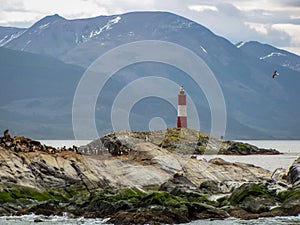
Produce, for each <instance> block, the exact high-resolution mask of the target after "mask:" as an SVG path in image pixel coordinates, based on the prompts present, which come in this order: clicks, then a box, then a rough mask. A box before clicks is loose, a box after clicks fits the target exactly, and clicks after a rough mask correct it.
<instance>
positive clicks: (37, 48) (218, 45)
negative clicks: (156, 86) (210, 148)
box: [0, 12, 300, 139]
mask: <svg viewBox="0 0 300 225" xmlns="http://www.w3.org/2000/svg"><path fill="white" fill-rule="evenodd" d="M55 21H56V22H55ZM48 23H49V24H48ZM29 33H30V34H29ZM76 34H77V36H76ZM0 35H1V28H0ZM0 38H1V36H0ZM149 39H152V40H162V41H168V42H173V43H176V44H179V45H181V46H183V47H186V48H188V49H190V50H192V51H193V52H194V53H195V54H197V56H199V57H201V59H203V61H204V62H205V63H206V64H207V65H208V66H209V68H210V69H211V70H212V72H213V73H214V75H215V77H216V79H217V80H218V82H219V84H220V86H221V89H222V91H223V94H224V98H225V101H226V108H227V112H228V126H227V134H226V137H227V138H230V139H243V138H247V139H251V138H254V139H266V138H267V139H269V138H275V139H276V138H277V139H298V138H300V137H299V133H300V128H299V127H300V124H299V122H297V121H295V120H294V119H293V118H296V116H297V115H298V113H300V107H299V105H298V104H296V102H297V99H298V98H299V96H300V93H299V90H298V87H297V83H299V82H300V75H299V71H298V70H297V68H298V67H297V60H299V59H300V57H299V56H297V55H292V54H291V55H287V56H285V57H284V60H286V59H287V60H290V64H288V63H286V62H284V61H282V60H283V58H282V57H277V56H276V57H277V58H276V57H266V58H263V59H260V57H263V56H267V55H268V54H270V53H271V52H266V50H264V49H265V48H264V46H263V45H262V44H260V43H254V44H255V46H256V48H257V49H260V50H261V51H259V52H258V51H257V52H252V53H251V51H250V50H251V49H253V48H248V49H247V48H246V47H247V45H249V44H246V45H245V46H241V47H240V48H237V46H236V45H234V44H232V43H231V42H230V41H228V40H226V39H225V38H223V37H220V36H217V35H215V34H214V33H213V32H211V31H210V30H209V29H207V28H206V27H204V26H202V25H201V24H197V23H195V22H193V21H191V20H188V19H186V18H184V17H181V16H178V15H175V14H172V13H166V12H131V13H126V14H120V15H112V16H99V17H94V18H86V19H74V20H67V19H65V18H62V17H60V16H59V15H52V16H49V17H45V18H43V19H42V20H40V21H38V22H37V23H35V24H34V25H33V26H31V27H30V28H29V29H27V31H26V32H24V33H23V34H22V35H21V36H19V37H18V38H15V39H13V40H12V41H11V42H9V43H7V44H6V45H5V46H4V47H5V48H12V49H16V50H19V51H23V52H26V51H31V52H35V53H38V54H43V55H48V56H52V57H54V58H57V59H59V60H61V61H63V62H64V63H70V64H76V65H80V66H81V68H87V67H88V66H89V65H90V63H92V62H93V61H94V60H95V59H96V58H97V57H99V56H100V55H101V54H104V53H105V52H107V51H108V50H110V49H113V48H114V47H117V46H120V45H122V44H126V43H129V42H133V41H142V40H149ZM0 40H1V39H0ZM252 44H253V43H252ZM271 47H272V46H271ZM249 49H250V50H249ZM271 50H272V51H274V52H277V51H278V52H280V50H277V49H276V48H272V49H271ZM254 53H255V54H254ZM274 58H275V59H276V60H274ZM278 60H279V61H278ZM287 65H292V67H291V68H289V67H288V66H287ZM19 66H20V65H19ZM295 68H296V70H295ZM32 69H33V70H34V68H32ZM274 70H278V72H279V73H280V76H279V77H277V78H276V79H272V74H273V72H274ZM81 71H82V74H83V69H82V70H81ZM153 71H155V72H156V74H160V75H159V76H161V77H164V78H166V79H170V80H172V81H175V82H176V83H178V84H180V85H184V86H185V88H186V90H187V91H188V93H189V94H191V97H192V98H193V100H194V102H195V104H196V106H197V110H198V111H200V112H201V113H202V112H203V109H205V110H204V112H203V113H202V115H203V116H202V118H203V119H205V120H206V121H204V122H203V123H202V124H204V130H205V131H206V132H207V133H209V129H210V125H209V121H207V120H209V119H210V110H209V109H210V108H209V104H208V102H207V99H206V96H205V95H204V94H203V92H202V90H197V86H196V85H195V84H194V83H193V81H191V80H188V79H186V74H185V73H183V72H182V71H180V70H178V69H174V68H171V67H167V66H165V65H158V63H148V62H145V63H144V64H142V65H134V66H132V67H130V68H124V69H122V70H120V71H118V72H117V73H116V74H114V75H113V77H112V79H111V80H110V82H108V83H107V87H106V88H105V90H106V92H105V90H104V92H103V96H100V97H104V98H105V103H104V105H101V106H100V105H99V103H97V107H96V108H99V109H100V108H101V109H103V108H105V110H104V111H103V110H102V111H101V110H100V112H98V111H97V112H96V116H97V118H98V119H97V126H98V127H99V129H100V130H105V132H108V131H109V130H112V128H111V126H110V125H109V123H110V121H111V118H110V116H109V115H110V111H109V108H110V107H111V105H112V102H113V100H114V98H115V97H116V96H117V93H118V91H119V90H121V89H122V87H124V86H125V85H128V84H129V83H130V82H132V81H134V79H136V78H142V77H146V76H150V75H152V74H153ZM27 73H31V72H27ZM82 74H81V75H82ZM2 76H4V74H3V75H2ZM199 76H201V74H199ZM5 79H6V81H7V82H10V80H11V78H9V77H7V76H6V78H5ZM43 82H44V83H45V82H47V81H46V80H44V81H43ZM56 82H59V79H57V80H56ZM70 82H72V85H73V87H74V86H75V87H76V82H78V78H77V80H76V81H74V80H73V81H72V80H70ZM30 83H32V82H29V84H30ZM39 85H41V84H39ZM16 87H17V86H16ZM198 89H199V88H198ZM53 91H54V92H55V89H53ZM16 94H17V92H16ZM176 94H177V93H174V96H175V97H176ZM20 96H21V93H19V97H18V98H17V99H20ZM68 96H69V99H71V97H72V92H70V93H68ZM38 97H41V98H43V97H47V96H38ZM100 97H99V98H100ZM17 99H14V100H17ZM44 99H47V98H44ZM26 101H28V99H27V100H26ZM51 101H52V100H51ZM69 102H70V101H69ZM142 103H143V102H139V104H140V106H139V105H138V104H137V106H136V110H135V112H136V117H135V116H133V119H132V121H135V120H137V118H138V116H139V117H140V118H142V119H143V120H144V121H148V120H149V118H151V117H153V116H154V115H157V111H158V112H159V113H161V114H162V115H169V116H168V119H169V121H167V126H168V127H174V124H173V122H172V121H175V119H172V118H173V117H174V118H175V117H176V114H175V113H174V110H171V109H170V108H168V107H164V104H163V103H161V106H160V109H159V110H157V109H156V112H154V111H153V109H151V108H150V109H149V111H148V112H147V113H146V114H147V115H145V114H142V113H141V109H142V108H144V106H143V105H142ZM24 104H25V102H24V103H22V104H21V105H24ZM26 104H27V103H26ZM149 104H153V105H155V104H156V105H157V103H155V102H154V100H152V101H150V103H149ZM12 105H13V104H10V107H11V108H13V106H12ZM54 105H55V104H54ZM57 105H59V103H57ZM69 105H70V104H69ZM2 106H3V107H7V106H4V105H2ZM19 108H21V107H19ZM206 109H208V110H206ZM18 110H19V109H18ZM28 110H31V109H29V108H28ZM36 110H37V111H36V112H37V113H38V114H39V113H41V112H39V110H38V109H36ZM66 110H67V111H68V114H69V115H70V114H71V109H70V108H68V109H66ZM151 110H152V111H151ZM51 111H52V110H51V109H48V113H47V114H49V115H50V114H51V113H50V112H51ZM145 116H147V117H145ZM166 117H167V116H166ZM191 119H193V118H191ZM234 121H235V122H234ZM100 124H101V125H100ZM242 127H243V128H242ZM135 128H136V129H137V130H147V129H148V125H147V124H142V125H141V124H140V126H135ZM243 129H244V131H242V132H240V130H243ZM28 135H30V136H32V134H28ZM33 137H35V136H34V135H33Z"/></svg>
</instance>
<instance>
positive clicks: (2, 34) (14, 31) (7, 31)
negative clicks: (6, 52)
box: [0, 26, 27, 47]
mask: <svg viewBox="0 0 300 225" xmlns="http://www.w3.org/2000/svg"><path fill="white" fill-rule="evenodd" d="M26 30H27V29H25V28H16V27H1V26H0V47H1V46H4V45H6V44H7V43H9V42H11V41H12V40H13V39H15V38H18V37H19V36H21V35H22V34H23V33H24V32H25V31H26Z"/></svg>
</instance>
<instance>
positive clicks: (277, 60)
mask: <svg viewBox="0 0 300 225" xmlns="http://www.w3.org/2000/svg"><path fill="white" fill-rule="evenodd" d="M236 46H237V47H238V48H240V49H241V50H242V51H243V52H245V53H247V54H249V55H251V56H254V57H255V58H257V59H260V60H263V61H266V62H270V63H273V64H275V65H279V66H283V67H287V68H289V69H292V70H295V71H298V72H300V58H299V56H298V55H295V54H293V53H290V52H288V51H285V50H282V49H278V48H275V47H273V46H271V45H268V44H262V43H259V42H257V41H249V42H239V43H237V44H236Z"/></svg>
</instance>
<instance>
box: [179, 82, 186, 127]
mask: <svg viewBox="0 0 300 225" xmlns="http://www.w3.org/2000/svg"><path fill="white" fill-rule="evenodd" d="M182 127H185V128H187V114H186V94H185V92H184V88H183V86H181V87H180V89H179V94H178V110H177V128H182Z"/></svg>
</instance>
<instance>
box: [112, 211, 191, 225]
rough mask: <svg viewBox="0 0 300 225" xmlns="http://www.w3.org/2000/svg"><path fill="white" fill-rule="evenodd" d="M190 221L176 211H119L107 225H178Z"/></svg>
mask: <svg viewBox="0 0 300 225" xmlns="http://www.w3.org/2000/svg"><path fill="white" fill-rule="evenodd" d="M189 221H190V220H189V219H188V218H187V217H186V216H185V215H182V213H181V212H178V211H176V210H168V209H164V210H161V209H160V210H142V211H135V212H128V211H120V212H118V213H116V214H115V215H113V216H112V218H111V219H109V220H108V221H107V223H112V224H124V225H126V224H128V225H131V224H178V223H187V222H189Z"/></svg>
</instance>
